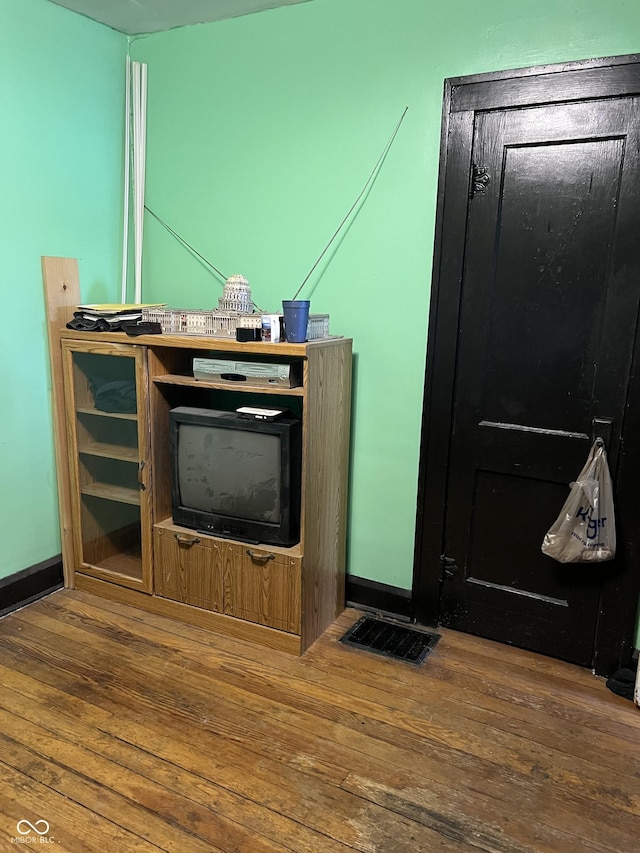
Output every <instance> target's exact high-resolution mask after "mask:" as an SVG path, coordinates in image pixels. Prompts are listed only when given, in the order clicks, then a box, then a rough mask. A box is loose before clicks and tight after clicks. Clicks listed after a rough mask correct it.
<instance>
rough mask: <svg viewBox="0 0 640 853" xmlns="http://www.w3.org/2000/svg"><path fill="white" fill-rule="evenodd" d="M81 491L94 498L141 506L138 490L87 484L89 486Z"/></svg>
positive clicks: (108, 484)
mask: <svg viewBox="0 0 640 853" xmlns="http://www.w3.org/2000/svg"><path fill="white" fill-rule="evenodd" d="M80 491H81V493H82V494H83V495H90V496H91V497H94V498H102V499H103V500H108V501H115V502H116V503H123V504H132V505H134V506H140V492H139V490H138V489H127V488H125V487H124V486H113V485H111V484H110V483H87V485H85V486H82V488H81V489H80Z"/></svg>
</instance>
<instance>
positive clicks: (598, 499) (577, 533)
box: [542, 441, 616, 563]
mask: <svg viewBox="0 0 640 853" xmlns="http://www.w3.org/2000/svg"><path fill="white" fill-rule="evenodd" d="M542 553H543V554H547V556H549V557H553V559H554V560H557V561H558V562H559V563H598V562H604V561H605V560H612V559H613V558H614V557H615V554H616V524H615V516H614V511H613V494H612V488H611V475H610V474H609V466H608V464H607V454H606V453H605V449H604V444H603V442H602V441H596V442H595V444H594V445H593V447H592V448H591V451H590V453H589V457H588V459H587V462H586V464H585V466H584V468H583V469H582V471H581V472H580V474H579V475H578V479H577V480H576V481H575V483H572V484H571V491H570V492H569V497H568V498H567V500H566V501H565V504H564V506H563V507H562V511H561V513H560V515H559V516H558V518H557V519H556V521H555V522H554V524H553V525H552V526H551V528H550V529H549V531H548V533H547V534H546V535H545V537H544V541H543V543H542Z"/></svg>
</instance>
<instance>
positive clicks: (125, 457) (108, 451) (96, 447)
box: [78, 441, 140, 462]
mask: <svg viewBox="0 0 640 853" xmlns="http://www.w3.org/2000/svg"><path fill="white" fill-rule="evenodd" d="M78 452H79V453H86V454H87V455H89V456H102V457H104V458H105V459H118V460H120V461H121V462H138V461H139V459H140V455H139V453H138V448H137V447H120V446H119V445H117V444H103V443H102V442H98V441H94V442H91V443H90V444H83V445H81V446H80V447H78Z"/></svg>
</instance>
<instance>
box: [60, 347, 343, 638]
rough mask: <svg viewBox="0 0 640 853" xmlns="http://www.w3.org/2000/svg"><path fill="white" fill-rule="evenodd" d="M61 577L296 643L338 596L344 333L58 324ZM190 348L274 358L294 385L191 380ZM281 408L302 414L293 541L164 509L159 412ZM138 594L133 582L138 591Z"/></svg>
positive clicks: (243, 632) (247, 634) (322, 622)
mask: <svg viewBox="0 0 640 853" xmlns="http://www.w3.org/2000/svg"><path fill="white" fill-rule="evenodd" d="M60 339H61V346H62V364H63V373H64V396H65V407H66V408H65V417H66V424H67V455H68V470H67V471H66V475H67V476H68V477H69V482H70V491H71V508H70V511H71V512H70V514H71V519H72V526H73V552H74V554H73V562H74V565H73V567H72V568H71V569H69V567H68V566H67V567H66V575H67V576H68V577H71V579H72V583H74V584H75V585H76V586H77V587H79V588H83V589H86V590H88V591H91V592H94V593H97V594H100V595H105V596H107V597H110V598H113V599H116V600H118V601H124V602H130V603H135V604H136V605H137V606H139V607H143V608H146V609H148V610H151V611H153V612H158V613H164V614H167V615H171V616H174V617H176V618H180V619H183V620H186V621H190V622H193V623H195V624H198V625H202V626H205V627H209V628H211V629H213V630H217V631H225V632H227V633H229V634H231V635H233V636H237V637H243V638H246V639H250V640H253V641H256V642H260V643H264V644H266V645H270V646H273V647H274V648H280V649H283V650H285V651H289V652H292V653H296V654H299V653H301V652H302V651H304V649H306V648H307V647H308V646H309V645H310V644H311V643H312V642H313V641H314V640H315V639H316V638H317V637H318V636H319V635H320V634H321V633H322V632H323V631H324V630H326V628H327V627H328V626H329V625H330V624H331V622H332V621H333V620H334V619H335V618H336V616H337V615H338V614H339V613H340V612H341V610H342V609H343V607H344V572H345V542H346V500H347V468H348V448H349V421H350V397H351V341H350V340H349V339H345V338H330V339H327V340H323V341H313V342H309V343H306V344H288V343H281V344H271V343H249V344H244V343H237V342H236V341H227V340H225V341H220V340H217V339H210V338H204V337H191V336H177V335H158V336H140V337H136V338H128V337H126V336H125V335H124V334H123V333H115V332H114V333H109V332H107V333H97V334H95V333H88V332H74V331H70V330H63V331H62V332H61V333H60ZM198 357H209V358H234V359H238V360H250V361H251V360H255V361H261V362H267V363H279V364H280V363H286V364H288V365H290V367H291V375H293V376H295V377H296V381H295V382H292V383H291V384H292V385H293V386H294V387H280V386H277V387H271V386H265V385H261V384H259V383H257V382H256V383H253V384H252V383H251V381H247V382H243V383H242V385H241V387H239V386H238V383H230V382H228V381H225V380H223V379H217V380H209V379H205V380H202V379H195V378H194V375H193V360H194V358H198ZM240 405H253V406H267V407H274V406H279V407H286V408H288V409H290V410H291V411H292V412H293V414H294V415H295V416H296V417H298V418H300V420H301V421H302V494H301V513H300V541H299V542H298V543H297V544H295V545H293V546H292V547H290V548H285V547H271V546H266V545H257V546H249V545H247V544H246V543H242V542H238V541H233V540H227V539H218V538H216V537H215V536H209V535H206V534H201V533H197V532H196V531H194V530H189V529H186V528H183V527H179V526H177V525H175V524H174V523H173V519H172V517H171V483H170V479H171V478H170V451H169V435H168V431H169V411H170V410H171V409H172V408H175V407H177V406H196V407H203V408H213V409H225V410H227V411H233V410H234V409H235V408H237V407H238V406H240ZM140 593H144V594H143V595H141V594H140Z"/></svg>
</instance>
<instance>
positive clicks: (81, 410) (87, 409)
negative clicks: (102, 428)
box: [76, 406, 138, 421]
mask: <svg viewBox="0 0 640 853" xmlns="http://www.w3.org/2000/svg"><path fill="white" fill-rule="evenodd" d="M76 412H78V414H80V415H96V416H97V417H99V418H116V419H119V420H123V421H137V420H138V415H137V414H132V415H131V414H127V413H125V412H103V411H102V410H101V409H96V408H93V407H91V406H78V407H77V408H76Z"/></svg>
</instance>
